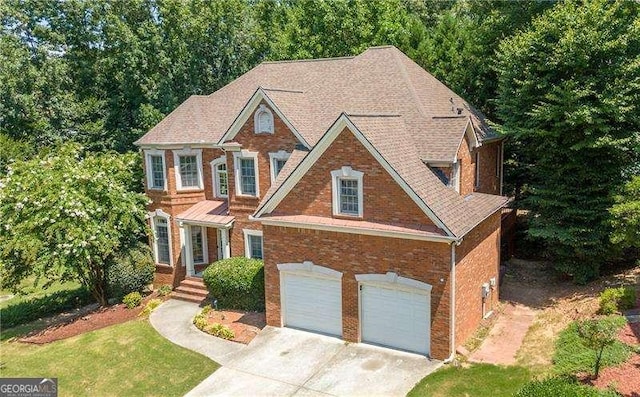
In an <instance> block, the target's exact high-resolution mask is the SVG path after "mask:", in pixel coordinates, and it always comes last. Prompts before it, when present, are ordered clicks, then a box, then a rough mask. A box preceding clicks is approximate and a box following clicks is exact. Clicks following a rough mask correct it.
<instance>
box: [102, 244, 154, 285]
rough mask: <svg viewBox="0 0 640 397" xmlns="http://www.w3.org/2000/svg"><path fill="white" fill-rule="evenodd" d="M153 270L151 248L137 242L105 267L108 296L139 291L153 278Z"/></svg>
mask: <svg viewBox="0 0 640 397" xmlns="http://www.w3.org/2000/svg"><path fill="white" fill-rule="evenodd" d="M154 272H155V265H154V262H153V258H152V257H151V249H150V248H149V247H148V246H147V245H145V244H138V245H137V246H136V247H134V248H132V249H131V250H128V251H127V252H126V253H124V254H122V255H120V256H119V257H118V258H117V259H116V260H115V261H114V263H113V264H111V265H110V266H109V267H108V268H107V293H108V295H109V296H110V297H113V298H121V297H123V296H125V295H127V294H128V293H130V292H135V291H138V292H141V291H142V290H143V289H144V287H146V286H147V285H149V284H150V283H151V281H152V280H153V273H154Z"/></svg>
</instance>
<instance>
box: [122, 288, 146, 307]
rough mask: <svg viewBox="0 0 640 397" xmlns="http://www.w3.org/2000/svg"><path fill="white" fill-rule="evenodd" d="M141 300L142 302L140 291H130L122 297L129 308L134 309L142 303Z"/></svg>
mask: <svg viewBox="0 0 640 397" xmlns="http://www.w3.org/2000/svg"><path fill="white" fill-rule="evenodd" d="M140 302H142V295H140V292H138V291H135V292H130V293H128V294H127V295H125V296H124V298H122V303H124V304H125V305H126V306H127V308H129V309H133V308H134V307H136V306H138V305H140Z"/></svg>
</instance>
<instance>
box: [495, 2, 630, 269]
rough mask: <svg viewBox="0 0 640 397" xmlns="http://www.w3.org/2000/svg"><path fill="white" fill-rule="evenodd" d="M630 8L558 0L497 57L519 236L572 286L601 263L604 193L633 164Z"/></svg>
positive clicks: (607, 196) (606, 231) (606, 248)
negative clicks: (515, 159) (522, 186)
mask: <svg viewBox="0 0 640 397" xmlns="http://www.w3.org/2000/svg"><path fill="white" fill-rule="evenodd" d="M639 8H640V5H639V4H638V3H634V2H615V3H612V2H608V1H604V0H596V1H592V2H587V3H584V4H583V3H582V2H580V3H579V2H574V1H568V2H562V3H557V4H556V5H555V6H554V7H553V8H552V9H549V10H547V11H546V12H544V13H543V14H542V15H541V16H540V17H539V18H537V19H535V20H534V21H533V23H532V25H531V27H530V28H529V29H528V30H526V31H523V32H521V33H518V34H516V35H515V36H513V37H511V38H509V39H507V40H505V41H503V42H502V43H501V45H500V49H499V53H498V65H497V68H498V73H499V74H498V76H499V80H498V100H497V106H498V114H499V116H500V118H501V119H502V121H503V125H502V129H503V130H504V132H505V133H506V134H507V135H508V136H510V137H511V139H512V140H514V141H515V142H518V143H519V145H518V148H519V150H520V151H521V152H520V153H519V154H520V161H521V163H520V164H519V166H520V167H522V168H523V169H526V170H527V172H526V175H528V177H529V179H528V181H527V186H526V190H527V196H526V197H524V198H523V199H522V200H521V201H520V202H519V205H520V206H521V207H524V208H526V209H529V210H531V221H530V227H529V230H528V233H529V235H530V236H532V237H536V238H540V239H542V240H543V241H544V242H545V243H546V247H547V252H548V253H549V254H550V256H551V258H552V259H553V260H554V261H555V266H556V268H557V269H558V270H560V271H562V272H565V273H568V274H571V275H573V277H574V280H575V281H577V282H586V281H587V280H589V279H591V278H593V277H596V276H597V275H598V273H599V268H600V266H601V264H602V262H603V261H604V260H606V259H607V257H608V254H609V252H610V243H609V235H610V233H611V227H610V224H611V223H610V213H609V212H608V209H609V208H610V207H611V205H612V204H613V203H612V195H613V193H614V192H615V191H616V189H617V188H619V187H620V186H621V185H622V184H624V183H625V180H626V178H627V176H626V175H628V172H627V171H628V169H629V168H630V166H631V165H632V164H635V163H636V161H637V159H638V153H637V152H636V151H635V149H634V148H635V147H637V140H638V137H639V136H640V118H639V117H638V116H637V115H638V113H639V112H640V18H639Z"/></svg>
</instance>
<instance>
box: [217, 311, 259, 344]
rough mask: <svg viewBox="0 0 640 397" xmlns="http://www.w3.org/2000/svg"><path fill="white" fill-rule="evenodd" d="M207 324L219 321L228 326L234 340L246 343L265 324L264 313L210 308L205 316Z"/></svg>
mask: <svg viewBox="0 0 640 397" xmlns="http://www.w3.org/2000/svg"><path fill="white" fill-rule="evenodd" d="M207 320H208V321H209V324H213V323H220V324H223V325H226V326H227V327H229V328H230V329H231V330H232V331H233V333H234V334H235V337H234V338H233V339H232V340H233V341H234V342H239V343H244V344H245V345H246V344H248V343H249V342H251V341H252V340H253V338H255V337H256V335H258V333H259V332H260V331H261V330H262V328H264V327H265V325H266V319H265V315H264V313H261V312H244V311H239V310H212V311H211V312H209V315H208V317H207Z"/></svg>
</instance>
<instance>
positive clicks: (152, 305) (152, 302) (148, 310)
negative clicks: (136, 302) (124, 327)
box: [140, 299, 162, 317]
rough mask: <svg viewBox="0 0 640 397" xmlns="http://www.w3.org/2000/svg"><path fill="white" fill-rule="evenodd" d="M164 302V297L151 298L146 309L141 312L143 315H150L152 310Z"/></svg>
mask: <svg viewBox="0 0 640 397" xmlns="http://www.w3.org/2000/svg"><path fill="white" fill-rule="evenodd" d="M161 304H162V299H151V300H150V301H149V302H147V304H146V305H145V307H144V310H143V311H142V312H140V316H141V317H149V315H150V314H151V312H152V311H154V310H155V309H156V308H157V307H158V306H160V305H161Z"/></svg>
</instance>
